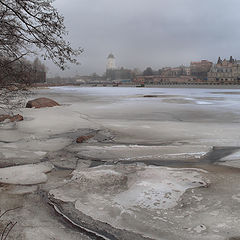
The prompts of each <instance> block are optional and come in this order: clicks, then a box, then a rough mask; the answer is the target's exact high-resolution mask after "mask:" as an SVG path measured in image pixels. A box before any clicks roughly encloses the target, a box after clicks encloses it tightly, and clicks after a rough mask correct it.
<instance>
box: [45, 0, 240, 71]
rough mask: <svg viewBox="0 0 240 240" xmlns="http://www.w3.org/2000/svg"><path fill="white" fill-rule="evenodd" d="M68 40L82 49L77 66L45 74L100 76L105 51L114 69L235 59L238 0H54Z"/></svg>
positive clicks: (239, 17) (239, 35)
mask: <svg viewBox="0 0 240 240" xmlns="http://www.w3.org/2000/svg"><path fill="white" fill-rule="evenodd" d="M54 5H55V6H56V8H57V9H58V10H59V12H60V13H61V14H62V15H64V17H65V24H66V27H67V30H68V32H69V35H68V40H69V41H70V42H71V43H72V45H73V46H74V47H78V46H80V47H82V48H84V53H83V54H82V55H81V56H80V57H79V61H80V63H81V65H80V66H70V67H71V68H70V70H68V71H66V72H65V73H61V72H60V70H57V69H56V68H55V67H53V66H52V65H51V64H49V74H50V75H56V74H57V75H75V74H80V75H83V74H92V73H94V72H97V73H99V74H102V73H103V72H104V71H105V67H106V58H107V56H108V54H109V53H110V52H112V53H113V54H114V55H115V57H116V63H117V66H118V67H121V66H123V67H127V68H139V69H142V70H143V69H144V68H146V67H147V66H151V67H153V68H154V69H159V68H162V67H165V66H177V65H181V64H184V65H189V63H190V62H191V61H197V60H201V59H208V60H210V61H214V62H215V61H216V60H217V58H218V56H221V57H223V58H225V57H226V58H228V57H229V56H230V55H233V57H234V58H239V57H240V48H239V38H240V32H239V30H238V26H239V22H240V15H239V7H240V2H239V1H238V0H221V1H219V0H203V1H196V0H181V1H179V0H68V1H66V0H56V1H55V3H54Z"/></svg>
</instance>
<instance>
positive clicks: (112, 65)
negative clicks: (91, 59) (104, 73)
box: [107, 53, 116, 70]
mask: <svg viewBox="0 0 240 240" xmlns="http://www.w3.org/2000/svg"><path fill="white" fill-rule="evenodd" d="M112 69H116V63H115V57H114V56H113V54H112V53H110V54H109V55H108V58H107V70H112Z"/></svg>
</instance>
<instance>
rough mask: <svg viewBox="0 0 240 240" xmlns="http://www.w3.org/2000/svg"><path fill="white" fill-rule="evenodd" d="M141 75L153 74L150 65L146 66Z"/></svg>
mask: <svg viewBox="0 0 240 240" xmlns="http://www.w3.org/2000/svg"><path fill="white" fill-rule="evenodd" d="M143 75H144V76H151V75H153V70H152V68H151V67H147V68H146V69H145V70H144V71H143Z"/></svg>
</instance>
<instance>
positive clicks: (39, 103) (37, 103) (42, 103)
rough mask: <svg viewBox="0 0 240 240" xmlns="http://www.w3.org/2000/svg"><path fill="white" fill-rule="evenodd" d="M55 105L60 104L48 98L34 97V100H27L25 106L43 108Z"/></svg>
mask: <svg viewBox="0 0 240 240" xmlns="http://www.w3.org/2000/svg"><path fill="white" fill-rule="evenodd" d="M55 106H60V104H59V103H57V102H55V101H54V100H52V99H50V98H36V99H34V100H31V101H28V102H27V105H26V108H44V107H55Z"/></svg>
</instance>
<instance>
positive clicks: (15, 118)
mask: <svg viewBox="0 0 240 240" xmlns="http://www.w3.org/2000/svg"><path fill="white" fill-rule="evenodd" d="M6 119H9V120H10V122H19V121H22V120H23V116H22V115H20V114H17V115H14V116H11V115H0V122H3V121H5V120H6Z"/></svg>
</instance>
